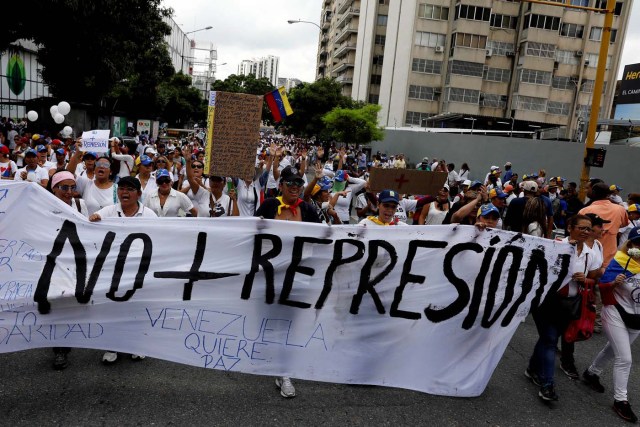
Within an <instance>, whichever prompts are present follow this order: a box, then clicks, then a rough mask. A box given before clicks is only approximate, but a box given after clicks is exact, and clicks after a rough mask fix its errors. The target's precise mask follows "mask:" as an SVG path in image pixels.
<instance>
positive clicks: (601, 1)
mask: <svg viewBox="0 0 640 427" xmlns="http://www.w3.org/2000/svg"><path fill="white" fill-rule="evenodd" d="M593 7H595V8H598V9H606V8H607V0H596V4H595V5H594V6H593ZM621 13H622V2H620V1H619V2H616V7H615V9H614V10H613V14H614V15H615V16H620V14H621Z"/></svg>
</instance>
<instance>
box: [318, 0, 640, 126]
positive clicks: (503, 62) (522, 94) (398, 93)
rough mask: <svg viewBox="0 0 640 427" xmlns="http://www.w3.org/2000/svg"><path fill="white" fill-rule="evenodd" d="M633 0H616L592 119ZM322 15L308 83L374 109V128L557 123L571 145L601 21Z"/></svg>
mask: <svg viewBox="0 0 640 427" xmlns="http://www.w3.org/2000/svg"><path fill="white" fill-rule="evenodd" d="M632 1H633V0H624V1H618V2H617V3H616V10H615V17H614V22H613V29H612V33H611V42H610V44H609V54H608V57H607V59H606V61H607V70H606V75H605V89H604V92H603V97H602V103H601V106H602V107H601V109H600V111H601V113H600V116H601V117H609V115H610V109H611V104H612V101H613V95H614V89H615V81H616V75H617V73H618V68H619V59H620V56H621V53H622V47H623V44H624V38H625V34H626V29H627V24H628V20H629V16H630V11H631V5H632ZM570 2H571V4H573V5H579V6H590V7H597V8H604V7H605V6H606V0H570ZM322 14H323V15H322V20H321V21H322V24H321V28H322V29H323V30H322V33H321V35H320V42H319V49H318V73H317V76H318V77H319V78H320V77H335V78H336V79H337V80H338V81H339V82H341V83H343V85H344V89H343V93H344V94H347V95H351V96H352V97H353V98H354V99H357V100H363V101H368V102H371V103H379V104H380V105H381V106H382V110H381V113H380V119H381V120H380V121H381V124H382V125H386V126H394V125H395V126H402V125H408V126H426V125H429V126H438V127H440V126H446V127H450V126H451V127H472V126H474V125H475V127H476V128H492V129H503V130H509V129H510V128H515V129H520V130H531V128H540V127H542V128H551V127H556V128H559V129H561V130H562V134H561V135H560V137H565V138H573V137H575V136H576V134H577V133H578V129H579V128H580V127H581V124H582V123H585V122H587V121H588V116H589V113H590V105H591V103H592V102H591V101H592V96H593V87H594V81H595V74H596V66H597V63H598V53H599V45H600V40H601V36H602V31H603V26H604V14H600V13H594V12H589V11H582V10H577V9H569V8H564V7H557V6H552V5H544V4H533V3H527V2H516V1H506V0H404V1H399V0H325V1H324V3H323V11H322ZM325 28H326V29H325ZM354 44H355V46H354ZM352 58H353V60H351V59H352Z"/></svg>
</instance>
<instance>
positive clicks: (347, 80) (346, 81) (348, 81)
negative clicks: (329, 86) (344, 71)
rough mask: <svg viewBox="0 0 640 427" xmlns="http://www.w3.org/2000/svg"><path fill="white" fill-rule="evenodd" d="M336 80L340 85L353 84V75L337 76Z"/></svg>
mask: <svg viewBox="0 0 640 427" xmlns="http://www.w3.org/2000/svg"><path fill="white" fill-rule="evenodd" d="M336 81H337V82H338V83H340V84H342V85H350V84H353V77H349V76H338V77H336Z"/></svg>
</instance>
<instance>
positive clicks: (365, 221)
mask: <svg viewBox="0 0 640 427" xmlns="http://www.w3.org/2000/svg"><path fill="white" fill-rule="evenodd" d="M358 225H364V226H366V227H387V226H386V225H380V224H376V223H375V222H373V221H371V220H370V219H369V218H365V219H363V220H362V221H360V222H359V223H358ZM392 225H407V223H405V222H402V221H398V222H395V223H393V224H389V225H388V226H392Z"/></svg>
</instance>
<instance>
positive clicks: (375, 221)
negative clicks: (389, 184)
mask: <svg viewBox="0 0 640 427" xmlns="http://www.w3.org/2000/svg"><path fill="white" fill-rule="evenodd" d="M378 203H379V204H378V215H371V216H368V217H367V218H365V219H363V220H362V221H360V222H359V223H358V224H359V225H363V226H367V227H376V226H379V227H384V226H387V225H407V224H406V223H405V222H402V221H399V220H398V219H397V218H396V217H395V215H396V209H398V204H399V203H400V195H399V194H398V192H397V191H394V190H383V191H381V192H380V194H379V195H378Z"/></svg>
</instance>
